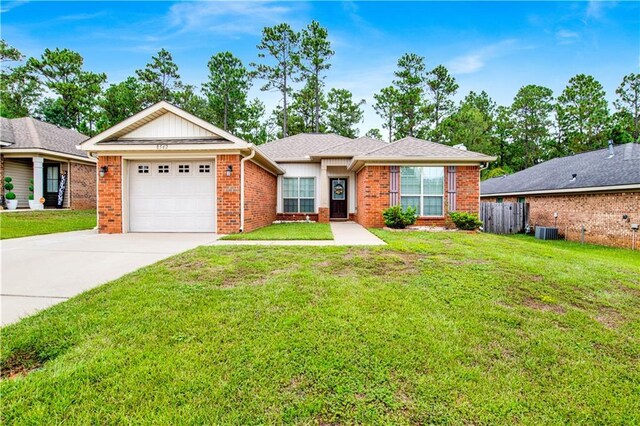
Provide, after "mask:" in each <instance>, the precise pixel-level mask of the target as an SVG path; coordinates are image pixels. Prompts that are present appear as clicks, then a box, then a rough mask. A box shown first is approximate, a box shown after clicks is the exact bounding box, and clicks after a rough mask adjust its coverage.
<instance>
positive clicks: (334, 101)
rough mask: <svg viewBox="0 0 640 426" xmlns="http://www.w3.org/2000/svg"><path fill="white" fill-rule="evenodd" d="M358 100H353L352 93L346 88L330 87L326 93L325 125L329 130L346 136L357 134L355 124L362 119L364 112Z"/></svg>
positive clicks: (361, 103) (353, 136) (362, 101)
mask: <svg viewBox="0 0 640 426" xmlns="http://www.w3.org/2000/svg"><path fill="white" fill-rule="evenodd" d="M364 103H365V102H364V99H363V100H361V101H360V102H354V101H353V95H352V94H351V92H349V91H348V90H346V89H331V90H330V91H329V94H328V95H327V105H328V107H327V127H328V129H329V131H331V132H333V133H337V134H339V135H341V136H346V137H348V138H355V137H357V136H358V128H357V127H356V125H357V124H358V123H360V122H361V121H362V118H363V116H364V113H363V111H362V108H361V106H362V105H364Z"/></svg>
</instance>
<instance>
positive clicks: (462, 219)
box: [449, 212, 482, 231]
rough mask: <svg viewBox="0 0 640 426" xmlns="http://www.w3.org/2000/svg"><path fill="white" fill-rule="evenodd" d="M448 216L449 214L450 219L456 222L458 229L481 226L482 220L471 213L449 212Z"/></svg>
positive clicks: (470, 228) (468, 229)
mask: <svg viewBox="0 0 640 426" xmlns="http://www.w3.org/2000/svg"><path fill="white" fill-rule="evenodd" d="M449 216H451V220H452V221H453V223H455V224H456V227H457V228H458V229H463V230H465V231H473V230H475V229H478V228H480V227H481V226H482V221H481V220H480V219H478V216H476V215H475V214H472V213H465V212H451V213H450V214H449Z"/></svg>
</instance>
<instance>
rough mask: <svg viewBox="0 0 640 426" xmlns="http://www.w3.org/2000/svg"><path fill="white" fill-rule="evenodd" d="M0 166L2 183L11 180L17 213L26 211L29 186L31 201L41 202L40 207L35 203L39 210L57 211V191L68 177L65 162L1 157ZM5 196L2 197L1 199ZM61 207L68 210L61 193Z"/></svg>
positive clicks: (48, 159)
mask: <svg viewBox="0 0 640 426" xmlns="http://www.w3.org/2000/svg"><path fill="white" fill-rule="evenodd" d="M2 166H3V167H2V180H3V183H4V178H5V177H11V183H12V184H13V186H14V188H13V190H12V192H13V193H14V194H16V200H17V201H18V209H28V208H29V196H30V195H32V193H31V190H30V187H31V186H33V200H40V199H41V198H44V205H42V204H39V203H38V205H39V206H40V208H45V207H46V208H55V207H57V205H58V190H59V188H60V184H61V179H62V177H63V175H66V176H68V172H69V169H70V166H69V162H67V161H60V160H57V159H53V158H46V157H36V156H33V157H24V156H22V157H21V156H17V155H7V154H4V155H3V158H2ZM67 183H68V182H67ZM67 189H68V188H67ZM5 192H6V191H3V193H2V194H3V197H4V193H5ZM62 207H63V208H68V207H69V191H68V190H65V192H64V199H63V203H62Z"/></svg>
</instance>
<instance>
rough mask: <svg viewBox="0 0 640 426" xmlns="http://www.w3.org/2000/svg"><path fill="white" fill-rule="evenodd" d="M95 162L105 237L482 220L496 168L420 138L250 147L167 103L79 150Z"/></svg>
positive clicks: (314, 139)
mask: <svg viewBox="0 0 640 426" xmlns="http://www.w3.org/2000/svg"><path fill="white" fill-rule="evenodd" d="M80 147H81V149H83V150H84V151H86V152H88V153H90V154H91V155H92V156H95V157H97V159H98V170H99V175H100V177H99V178H98V214H99V228H100V231H101V232H104V233H121V232H217V233H221V234H227V233H235V232H248V231H251V230H254V229H256V228H259V227H261V226H265V225H268V224H270V223H272V222H273V221H274V220H276V219H282V220H299V219H307V218H309V219H310V220H316V221H320V222H328V221H329V220H348V219H351V220H355V221H357V222H359V223H361V224H362V225H364V226H367V227H380V226H383V221H382V211H383V210H384V209H386V208H388V207H389V206H392V205H402V206H413V207H415V208H416V210H417V211H418V213H419V216H420V218H419V223H421V224H434V225H444V224H445V223H446V221H447V217H448V213H449V212H450V211H453V210H464V211H469V212H474V213H477V212H478V210H479V195H480V179H479V176H480V169H481V168H482V167H484V166H486V164H487V163H488V162H490V161H493V160H495V158H494V157H490V156H486V155H483V154H479V153H475V152H470V151H466V150H464V149H457V148H452V147H448V146H444V145H440V144H436V143H432V142H428V141H424V140H420V139H415V138H405V139H402V140H399V141H396V142H394V143H391V144H389V143H386V142H382V141H379V140H375V139H371V138H357V139H350V138H345V137H342V136H338V135H334V134H299V135H295V136H291V137H287V138H283V139H279V140H276V141H273V142H270V143H267V144H265V145H261V146H255V145H252V144H250V143H247V142H245V141H243V140H242V139H240V138H238V137H236V136H234V135H232V134H230V133H228V132H225V131H223V130H222V129H219V128H217V127H216V126H213V125H212V124H210V123H208V122H206V121H204V120H201V119H200V118H198V117H195V116H193V115H191V114H189V113H187V112H185V111H183V110H181V109H179V108H177V107H175V106H174V105H171V104H169V103H167V102H159V103H157V104H155V105H153V106H151V107H149V108H147V109H146V110H144V111H142V112H140V113H138V114H136V115H134V116H132V117H130V118H129V119H127V120H125V121H123V122H122V123H120V124H118V125H116V126H114V127H112V128H110V129H108V130H106V131H104V132H102V133H101V134H99V135H96V136H94V137H93V138H91V139H89V140H87V141H85V142H83V143H82V144H81V145H80Z"/></svg>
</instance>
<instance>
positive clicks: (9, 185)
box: [4, 176, 16, 200]
mask: <svg viewBox="0 0 640 426" xmlns="http://www.w3.org/2000/svg"><path fill="white" fill-rule="evenodd" d="M12 180H13V179H11V178H10V177H9V176H7V177H6V178H4V181H5V182H6V183H5V184H4V189H6V190H7V193H6V194H4V198H6V199H7V200H15V199H16V194H14V193H13V192H11V190H12V189H13V184H12V183H11V181H12Z"/></svg>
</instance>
